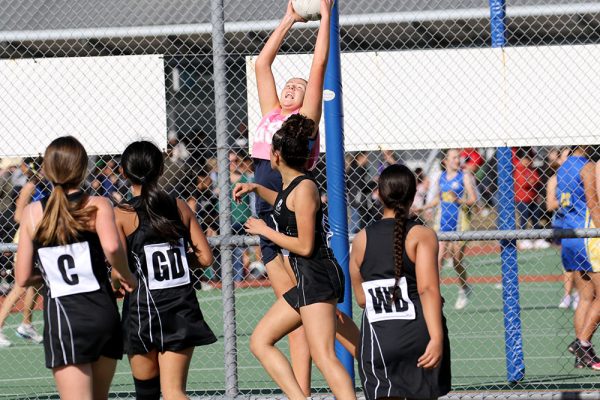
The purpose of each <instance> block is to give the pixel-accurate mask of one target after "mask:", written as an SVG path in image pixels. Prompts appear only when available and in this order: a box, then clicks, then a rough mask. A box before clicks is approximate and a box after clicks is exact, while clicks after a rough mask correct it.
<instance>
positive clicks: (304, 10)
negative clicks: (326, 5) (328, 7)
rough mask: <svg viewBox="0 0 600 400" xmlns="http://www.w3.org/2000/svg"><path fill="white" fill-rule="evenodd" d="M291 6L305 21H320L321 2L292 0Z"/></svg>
mask: <svg viewBox="0 0 600 400" xmlns="http://www.w3.org/2000/svg"><path fill="white" fill-rule="evenodd" d="M292 6H293V7H294V10H295V11H296V12H297V13H298V15H300V16H301V17H302V18H304V19H305V20H307V21H316V20H319V19H321V0H292Z"/></svg>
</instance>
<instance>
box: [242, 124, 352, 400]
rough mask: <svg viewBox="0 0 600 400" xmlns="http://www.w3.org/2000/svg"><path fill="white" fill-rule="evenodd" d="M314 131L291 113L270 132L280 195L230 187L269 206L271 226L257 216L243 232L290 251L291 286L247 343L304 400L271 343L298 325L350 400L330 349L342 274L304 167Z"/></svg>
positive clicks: (337, 390) (335, 386)
mask: <svg viewBox="0 0 600 400" xmlns="http://www.w3.org/2000/svg"><path fill="white" fill-rule="evenodd" d="M314 129H315V123H314V121H312V120H310V119H308V118H306V117H305V116H302V115H292V116H290V117H289V118H288V119H287V120H286V121H285V122H284V123H283V125H282V127H281V129H279V130H278V131H277V132H276V133H275V134H274V135H273V142H272V151H271V166H272V167H273V169H274V170H276V171H278V172H279V173H281V177H282V180H283V189H282V190H281V191H280V192H279V193H277V192H275V191H273V190H270V189H268V188H266V187H264V186H262V185H259V184H256V183H242V184H237V185H236V187H235V188H234V190H233V196H234V199H236V200H237V201H239V200H240V199H241V197H242V196H243V195H245V194H246V193H248V192H256V194H258V195H259V196H260V197H262V198H263V199H264V200H265V201H266V202H268V203H269V204H270V205H271V206H273V207H274V209H273V214H272V215H271V218H272V221H273V226H275V227H276V229H273V228H271V227H269V226H268V225H267V224H266V223H265V222H264V221H263V220H262V219H255V218H250V219H249V220H248V221H247V222H246V225H245V227H246V232H248V233H250V234H254V235H261V236H263V237H264V238H266V239H268V240H270V241H272V242H273V243H275V244H276V245H277V246H278V247H279V248H281V250H282V252H286V253H288V257H287V258H288V260H289V262H290V264H291V267H292V269H293V271H294V277H295V281H296V282H295V283H296V285H295V286H293V287H292V288H290V289H289V290H288V291H287V292H285V294H283V296H282V297H280V298H278V299H277V300H276V301H275V304H273V306H272V307H271V308H270V309H269V311H267V314H266V315H265V316H264V317H263V318H262V319H261V321H260V322H259V323H258V325H257V327H256V328H255V329H254V332H253V333H252V337H251V338H250V350H251V351H252V353H253V354H254V355H255V356H256V358H258V359H259V361H260V362H261V364H262V365H263V367H264V368H265V369H266V371H267V372H268V373H269V375H271V377H272V378H273V380H274V381H275V382H276V383H277V384H278V385H279V387H280V388H281V389H282V390H283V391H284V392H285V394H286V395H287V397H288V398H289V399H293V400H300V399H302V400H304V399H305V398H306V394H305V392H304V390H303V387H302V386H303V382H301V378H300V379H298V378H297V377H296V375H295V374H294V370H292V366H291V365H290V363H289V362H288V360H287V359H286V358H285V356H284V355H283V354H282V353H281V351H279V350H278V349H277V347H276V346H275V344H276V343H277V342H278V341H279V340H280V339H282V338H283V337H284V336H286V335H287V334H289V333H290V332H292V331H293V330H295V329H297V328H298V327H299V326H301V325H303V326H304V331H305V334H306V339H307V342H308V350H309V352H310V356H312V358H313V360H314V362H315V365H316V366H317V368H319V370H320V371H321V373H322V374H323V376H324V377H325V380H326V381H327V383H328V384H329V386H330V388H331V391H332V392H333V394H334V396H335V397H336V398H338V399H343V400H349V399H355V398H356V395H355V393H354V388H353V385H352V382H351V381H350V376H349V375H348V373H347V372H346V370H345V369H344V367H343V366H342V364H341V363H340V362H339V360H338V359H337V357H336V356H335V351H334V347H333V343H334V339H335V335H336V303H337V302H338V301H343V297H344V293H343V291H344V275H343V272H342V270H341V268H340V266H339V265H338V263H337V261H336V260H335V257H334V256H333V253H332V251H331V250H330V249H329V248H328V247H327V238H326V232H325V230H324V228H323V224H322V221H323V210H322V208H321V202H320V196H319V191H318V189H317V185H316V184H315V182H314V181H313V180H312V179H311V178H310V177H308V176H307V175H306V174H305V173H304V168H303V167H304V165H305V164H306V160H307V159H308V156H309V143H308V138H309V136H310V134H311V133H312V132H313V131H314ZM357 336H358V335H357ZM356 339H358V337H357V338H356Z"/></svg>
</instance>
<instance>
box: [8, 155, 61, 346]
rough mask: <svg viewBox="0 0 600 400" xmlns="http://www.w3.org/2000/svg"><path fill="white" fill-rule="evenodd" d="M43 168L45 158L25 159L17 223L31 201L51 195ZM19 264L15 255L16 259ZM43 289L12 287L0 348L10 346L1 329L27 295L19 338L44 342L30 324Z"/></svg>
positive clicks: (36, 285) (22, 168)
mask: <svg viewBox="0 0 600 400" xmlns="http://www.w3.org/2000/svg"><path fill="white" fill-rule="evenodd" d="M41 165H42V158H41V157H38V158H29V157H28V158H25V159H23V162H22V163H21V171H22V172H23V175H24V176H26V177H27V179H28V180H27V182H26V183H25V184H24V185H23V186H22V187H21V188H20V191H19V196H18V197H17V200H16V202H15V215H14V221H15V222H16V223H17V224H20V222H21V218H22V216H23V210H24V209H25V207H26V206H27V205H28V204H29V203H30V202H32V201H39V200H41V199H43V198H44V197H47V196H48V195H49V194H50V190H49V189H48V183H47V181H46V179H45V178H44V177H43V175H42V172H41V171H40V169H41ZM18 242H19V231H17V232H16V234H15V237H14V240H13V243H15V244H16V243H18ZM14 261H15V264H16V261H17V259H16V255H15V256H14ZM41 287H42V284H41V283H36V284H34V285H32V286H28V287H22V286H19V285H16V284H15V285H13V287H12V289H11V291H10V292H9V293H8V295H7V296H6V298H5V299H4V302H3V303H2V306H1V307H0V347H9V346H11V342H10V340H9V339H8V338H7V337H6V335H5V334H4V333H3V331H2V328H3V326H4V322H5V321H6V318H7V317H8V315H9V314H10V312H11V310H12V308H13V307H14V305H15V304H16V302H17V301H18V300H19V299H20V298H21V296H23V295H25V296H24V299H23V320H22V322H21V324H20V325H19V326H18V327H17V329H16V332H17V335H19V336H20V337H22V338H23V339H28V340H31V341H33V342H34V343H41V342H42V340H43V337H42V335H40V334H39V333H38V332H37V331H36V329H35V328H34V327H33V325H32V324H31V320H32V314H33V308H34V307H35V304H36V302H37V298H38V296H39V290H40V288H41Z"/></svg>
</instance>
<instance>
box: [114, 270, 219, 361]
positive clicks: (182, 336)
mask: <svg viewBox="0 0 600 400" xmlns="http://www.w3.org/2000/svg"><path fill="white" fill-rule="evenodd" d="M123 339H124V344H125V352H126V353H127V354H129V355H133V354H146V353H148V352H150V351H152V350H154V349H156V350H158V351H159V352H164V351H180V350H183V349H187V348H189V347H195V346H202V345H207V344H211V343H214V342H216V341H217V338H216V337H215V335H214V333H213V332H212V330H211V329H210V327H209V326H208V324H207V323H206V321H205V320H204V316H203V315H202V311H200V306H199V304H198V299H197V298H196V292H195V291H194V289H193V287H192V285H191V284H187V285H184V286H179V287H174V288H169V289H157V290H148V289H147V288H146V286H145V284H144V282H143V281H142V280H140V284H139V286H138V288H137V289H136V290H135V291H134V292H133V293H131V294H128V295H127V296H126V297H125V301H124V302H123Z"/></svg>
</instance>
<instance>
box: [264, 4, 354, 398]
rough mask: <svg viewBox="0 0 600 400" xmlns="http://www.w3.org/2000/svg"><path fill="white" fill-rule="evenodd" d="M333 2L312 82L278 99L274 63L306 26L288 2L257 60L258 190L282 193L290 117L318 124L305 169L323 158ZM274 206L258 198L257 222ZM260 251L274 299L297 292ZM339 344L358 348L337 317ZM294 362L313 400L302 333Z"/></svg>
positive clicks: (348, 322) (270, 250)
mask: <svg viewBox="0 0 600 400" xmlns="http://www.w3.org/2000/svg"><path fill="white" fill-rule="evenodd" d="M331 5H332V0H321V24H320V27H319V32H318V35H317V40H316V44H315V52H314V55H313V61H312V65H311V68H310V74H309V77H308V81H306V80H305V79H303V78H292V79H290V80H288V81H287V82H286V84H285V87H284V88H283V90H282V91H281V96H280V97H279V96H278V94H277V88H276V86H275V78H274V76H273V71H272V69H271V66H272V65H273V62H274V61H275V57H276V55H277V52H278V51H279V47H280V46H281V44H282V43H283V41H284V39H285V37H286V35H287V33H288V32H289V30H290V29H291V28H292V26H293V25H294V24H295V23H296V22H306V21H305V20H304V19H303V18H302V17H300V15H298V14H297V13H296V12H295V11H294V8H293V6H292V2H291V1H289V3H288V6H287V11H286V13H285V15H284V17H283V19H282V20H281V23H280V24H279V26H278V27H277V28H276V29H275V31H274V32H273V33H272V34H271V36H270V37H269V40H268V41H267V43H266V44H265V46H264V47H263V49H262V51H261V52H260V54H259V56H258V58H257V59H256V64H255V69H256V81H257V86H258V98H259V102H260V109H261V113H262V116H263V117H262V120H261V121H260V123H259V125H258V128H257V129H256V131H255V132H254V136H253V146H252V158H253V160H254V176H255V181H256V183H257V184H260V185H262V186H264V187H266V188H267V189H270V190H273V191H276V192H280V191H281V190H282V182H281V174H280V173H279V172H278V171H275V170H273V169H272V168H271V162H270V158H271V140H272V138H273V134H274V133H275V132H277V131H278V130H279V128H281V125H282V124H283V122H284V121H285V120H286V119H287V118H288V117H289V116H290V115H292V114H297V113H300V114H302V115H304V116H306V117H307V118H309V119H311V120H313V121H315V126H316V128H315V131H314V132H313V134H312V135H311V137H310V138H309V139H310V141H309V146H310V156H309V159H308V160H307V164H306V169H308V170H311V169H313V168H314V166H315V163H316V160H317V158H318V155H319V135H318V126H319V121H320V120H321V112H322V102H323V81H324V76H325V69H326V67H327V58H328V55H329V28H330V21H329V20H330V16H331ZM272 211H273V208H272V206H271V205H270V204H269V203H267V202H265V201H264V200H262V199H261V198H260V197H259V196H256V212H257V214H258V217H259V218H260V219H262V220H264V221H265V222H266V223H267V224H268V225H269V226H271V227H273V226H272V225H273V224H272V219H271V217H270V216H271V212H272ZM260 247H261V252H262V259H263V263H264V264H265V266H266V268H267V274H268V276H269V280H270V281H271V286H272V287H273V291H274V292H275V295H276V296H277V297H278V298H279V297H281V296H282V295H283V294H284V293H285V292H287V291H288V290H289V289H290V288H292V287H293V286H295V281H294V280H295V278H294V274H293V272H292V270H291V267H290V266H289V262H284V258H283V257H282V255H281V251H280V250H279V248H278V247H277V246H276V245H275V244H274V243H273V242H271V241H270V240H267V239H265V238H263V237H261V241H260ZM337 329H338V335H337V338H338V340H339V341H340V342H341V343H342V344H343V345H344V346H345V347H346V348H347V349H348V350H349V351H350V352H351V353H352V354H354V351H355V344H356V343H357V342H358V337H359V331H358V328H357V327H356V325H355V324H354V322H353V321H352V319H350V318H349V317H348V316H346V315H344V314H339V321H338V327H337ZM289 342H290V356H291V361H292V366H293V369H294V374H295V376H296V379H297V381H298V383H299V384H300V386H301V387H302V390H303V391H304V392H305V394H306V396H310V366H311V361H310V353H309V351H308V345H307V342H306V338H305V336H304V330H303V329H302V328H299V329H296V330H295V331H294V332H292V333H290V334H289Z"/></svg>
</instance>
